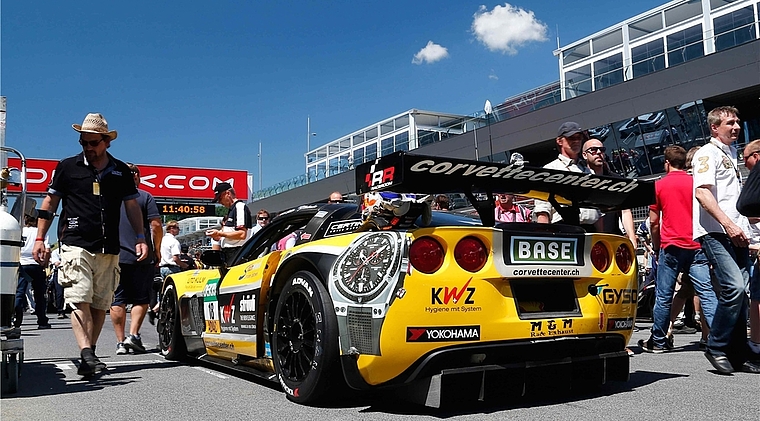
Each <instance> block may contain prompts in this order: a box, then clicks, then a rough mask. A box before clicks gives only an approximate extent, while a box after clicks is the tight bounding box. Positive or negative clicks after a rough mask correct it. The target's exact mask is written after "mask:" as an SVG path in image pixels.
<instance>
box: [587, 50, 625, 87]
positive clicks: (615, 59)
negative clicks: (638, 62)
mask: <svg viewBox="0 0 760 421" xmlns="http://www.w3.org/2000/svg"><path fill="white" fill-rule="evenodd" d="M594 75H595V76H594V86H595V88H596V89H601V88H606V87H608V86H612V85H617V84H618V83H622V82H623V53H617V54H613V55H611V56H609V57H605V58H603V59H601V60H598V61H595V62H594Z"/></svg>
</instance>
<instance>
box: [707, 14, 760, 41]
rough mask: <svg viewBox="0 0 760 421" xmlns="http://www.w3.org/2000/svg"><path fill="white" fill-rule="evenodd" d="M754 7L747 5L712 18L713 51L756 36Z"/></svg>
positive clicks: (750, 39)
mask: <svg viewBox="0 0 760 421" xmlns="http://www.w3.org/2000/svg"><path fill="white" fill-rule="evenodd" d="M755 22H756V18H755V11H754V7H752V6H751V5H750V6H747V7H743V8H741V9H738V10H735V11H733V12H730V13H728V14H725V15H723V16H720V17H717V18H715V19H714V20H713V28H714V32H715V51H722V50H725V49H727V48H731V47H733V46H736V45H739V44H744V43H745V42H749V41H752V40H753V39H755V38H756V35H755Z"/></svg>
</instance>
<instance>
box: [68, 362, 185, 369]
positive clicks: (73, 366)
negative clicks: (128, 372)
mask: <svg viewBox="0 0 760 421" xmlns="http://www.w3.org/2000/svg"><path fill="white" fill-rule="evenodd" d="M145 364H170V365H173V364H175V363H173V362H169V361H166V360H137V361H108V362H106V365H108V367H128V366H131V365H145ZM53 365H55V367H56V368H57V369H59V370H76V369H77V366H76V364H74V362H70V363H55V364H53Z"/></svg>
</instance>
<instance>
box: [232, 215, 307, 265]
mask: <svg viewBox="0 0 760 421" xmlns="http://www.w3.org/2000/svg"><path fill="white" fill-rule="evenodd" d="M311 217H312V215H300V217H296V218H287V219H282V220H279V221H278V220H274V221H272V222H271V223H270V224H269V225H267V226H266V227H264V228H262V229H261V231H259V232H258V233H256V235H255V236H254V237H253V238H251V241H249V242H248V243H247V244H246V245H245V246H243V250H241V252H240V254H239V261H238V262H236V263H235V264H240V263H244V262H249V261H251V260H254V259H258V258H260V257H263V256H266V255H267V254H268V253H270V252H271V251H273V250H277V243H278V242H279V241H280V240H281V239H282V238H283V237H285V236H287V235H289V234H290V233H292V232H294V231H295V230H297V229H300V228H302V227H303V226H304V225H305V224H306V223H307V222H308V221H309V220H310V219H311Z"/></svg>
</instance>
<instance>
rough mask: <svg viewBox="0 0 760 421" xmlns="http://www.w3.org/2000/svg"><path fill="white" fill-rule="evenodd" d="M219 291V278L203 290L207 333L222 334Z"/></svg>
mask: <svg viewBox="0 0 760 421" xmlns="http://www.w3.org/2000/svg"><path fill="white" fill-rule="evenodd" d="M218 289H219V278H216V279H211V280H209V281H208V282H207V283H206V286H205V287H204V288H203V314H204V316H205V317H204V318H205V319H206V333H217V334H218V333H220V332H221V325H220V323H219V316H220V315H219V301H218V300H217V298H216V291H217V290H218Z"/></svg>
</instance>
